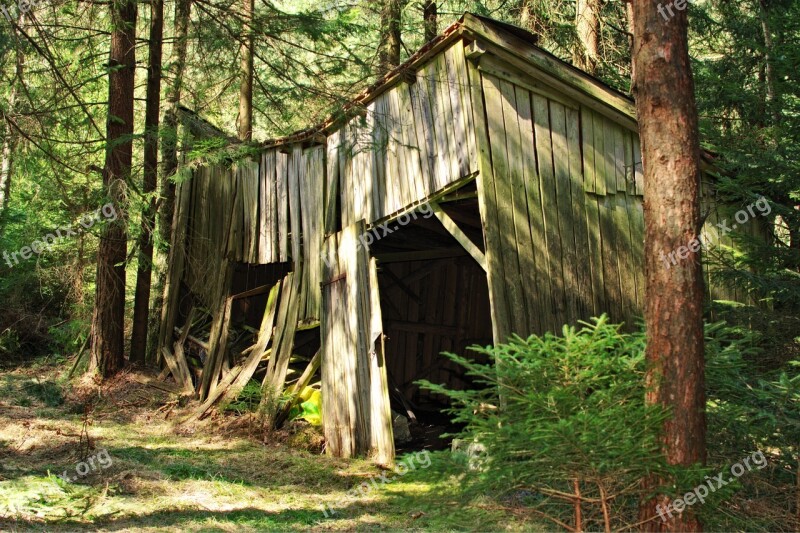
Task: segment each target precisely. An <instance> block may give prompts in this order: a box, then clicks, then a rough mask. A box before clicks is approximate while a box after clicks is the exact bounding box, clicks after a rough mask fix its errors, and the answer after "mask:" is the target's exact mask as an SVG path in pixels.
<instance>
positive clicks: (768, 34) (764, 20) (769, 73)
mask: <svg viewBox="0 0 800 533" xmlns="http://www.w3.org/2000/svg"><path fill="white" fill-rule="evenodd" d="M758 16H759V19H760V21H761V33H762V34H763V36H764V85H765V89H766V91H765V92H766V102H767V105H766V107H767V109H768V110H769V112H770V113H771V114H772V118H773V120H774V121H775V124H778V123H779V122H780V119H781V114H780V111H779V110H780V109H781V106H780V104H779V102H777V99H778V98H777V93H776V85H777V81H776V79H775V65H774V64H773V59H772V56H773V50H774V49H775V45H774V43H773V40H772V31H771V30H770V27H769V5H768V3H767V0H760V1H759V11H758Z"/></svg>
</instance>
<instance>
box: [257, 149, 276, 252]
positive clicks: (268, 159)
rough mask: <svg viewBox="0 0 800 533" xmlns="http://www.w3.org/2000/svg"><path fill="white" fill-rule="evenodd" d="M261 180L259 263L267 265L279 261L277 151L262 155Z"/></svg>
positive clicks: (268, 151) (266, 152) (269, 151)
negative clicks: (277, 248) (276, 195)
mask: <svg viewBox="0 0 800 533" xmlns="http://www.w3.org/2000/svg"><path fill="white" fill-rule="evenodd" d="M260 174H261V179H260V180H259V213H258V214H259V228H258V229H259V233H258V262H259V264H262V265H266V264H268V263H272V262H274V261H276V260H277V258H276V256H275V250H276V246H275V242H276V239H275V218H276V217H275V209H276V208H277V202H276V201H275V150H266V151H265V152H264V153H263V154H262V155H261V169H260Z"/></svg>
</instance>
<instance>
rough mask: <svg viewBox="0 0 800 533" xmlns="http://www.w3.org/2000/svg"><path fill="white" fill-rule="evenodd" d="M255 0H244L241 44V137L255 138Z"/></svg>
mask: <svg viewBox="0 0 800 533" xmlns="http://www.w3.org/2000/svg"><path fill="white" fill-rule="evenodd" d="M253 7H254V4H253V0H244V10H243V13H242V25H243V26H244V28H243V31H244V36H243V37H242V43H241V45H240V46H239V56H240V63H239V76H240V85H239V127H238V130H239V139H240V140H242V141H249V140H252V138H253V44H254V43H253Z"/></svg>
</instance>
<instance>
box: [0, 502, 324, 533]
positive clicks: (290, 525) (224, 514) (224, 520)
mask: <svg viewBox="0 0 800 533" xmlns="http://www.w3.org/2000/svg"><path fill="white" fill-rule="evenodd" d="M323 516H324V515H323V514H322V512H321V511H320V510H310V509H287V510H283V511H280V512H269V511H264V510H261V509H256V508H253V507H245V508H242V509H234V510H230V511H204V510H170V509H164V510H161V511H156V512H153V513H147V514H142V515H136V516H129V515H126V516H120V517H117V518H104V517H99V518H97V519H95V520H93V521H91V522H89V521H86V522H84V521H77V520H62V521H58V522H54V521H39V520H2V519H0V529H3V530H11V531H14V530H35V531H42V530H43V529H46V530H47V531H76V530H91V531H95V530H104V531H120V530H137V529H144V528H162V527H166V528H169V527H176V528H177V527H179V528H181V529H183V528H187V527H188V528H192V529H195V528H199V527H202V530H203V531H219V530H222V531H231V526H236V529H246V530H258V531H289V530H298V529H309V528H312V527H314V526H315V524H317V523H318V522H319V521H320V520H321V519H323Z"/></svg>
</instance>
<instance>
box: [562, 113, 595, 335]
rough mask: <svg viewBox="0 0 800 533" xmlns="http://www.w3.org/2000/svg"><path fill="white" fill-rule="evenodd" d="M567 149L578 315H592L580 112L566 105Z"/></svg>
mask: <svg viewBox="0 0 800 533" xmlns="http://www.w3.org/2000/svg"><path fill="white" fill-rule="evenodd" d="M566 121H567V148H568V149H569V178H570V189H571V192H572V222H573V227H574V230H575V268H576V273H577V281H578V285H577V290H576V296H577V300H578V301H577V304H578V315H577V316H578V318H579V319H582V320H585V319H586V318H588V317H590V316H592V312H593V307H594V304H593V300H592V271H591V265H590V261H589V230H588V228H587V226H586V202H587V201H589V200H590V199H589V198H588V195H587V194H586V193H585V192H584V190H583V184H584V178H583V173H582V161H581V156H582V152H581V139H580V132H581V124H580V111H578V110H576V109H574V108H569V107H568V108H566Z"/></svg>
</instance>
